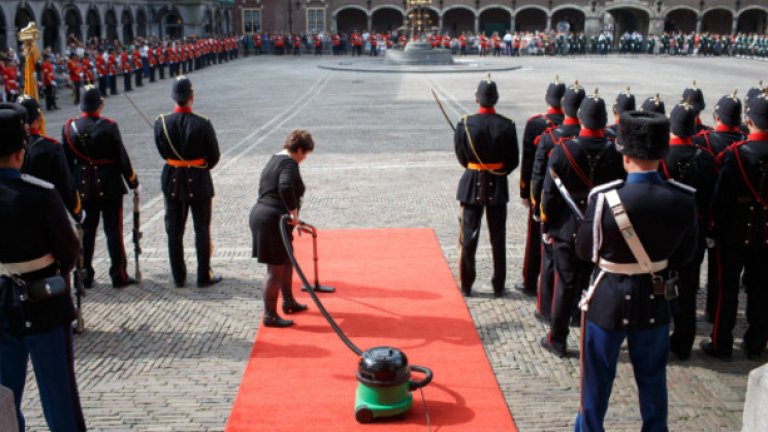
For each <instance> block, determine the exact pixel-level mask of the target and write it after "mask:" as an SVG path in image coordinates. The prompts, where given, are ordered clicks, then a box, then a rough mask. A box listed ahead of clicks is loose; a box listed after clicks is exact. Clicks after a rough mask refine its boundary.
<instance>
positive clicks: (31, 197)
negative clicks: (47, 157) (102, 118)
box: [0, 104, 85, 431]
mask: <svg viewBox="0 0 768 432" xmlns="http://www.w3.org/2000/svg"><path fill="white" fill-rule="evenodd" d="M26 115H27V113H26V111H25V109H24V108H22V107H21V106H19V105H16V104H0V134H1V135H2V137H3V139H2V140H0V238H2V239H3V241H1V242H0V263H1V264H0V385H3V386H6V387H8V388H10V389H11V390H12V391H13V394H14V401H15V405H16V417H17V419H18V424H19V430H25V424H24V416H23V415H22V413H21V401H22V399H23V396H24V386H25V383H26V377H27V366H28V362H29V359H30V358H31V359H32V368H33V369H34V372H35V377H36V379H37V385H38V388H39V389H40V402H41V405H42V408H43V412H44V413H45V419H46V421H47V423H48V427H49V428H50V429H51V430H53V431H84V430H85V420H84V419H83V413H82V409H81V408H80V397H79V396H78V391H77V382H76V379H75V368H74V357H73V353H72V327H71V325H72V320H74V319H75V308H74V306H73V305H72V300H71V297H70V295H68V294H69V293H68V291H69V289H68V288H67V286H66V284H65V283H64V281H63V279H61V276H59V277H58V278H56V279H57V280H58V281H59V284H57V285H58V287H60V290H57V291H55V292H54V294H55V295H46V294H45V293H42V292H41V291H42V290H37V289H34V288H33V287H34V286H39V284H41V283H44V282H45V281H48V280H50V279H49V278H51V277H55V276H57V275H65V274H66V273H67V272H69V271H70V270H72V268H73V267H74V265H75V261H76V259H77V257H78V254H79V251H80V248H79V243H78V240H77V235H76V234H75V231H74V229H73V226H72V224H71V223H70V218H69V216H68V215H67V209H66V208H65V207H64V203H63V202H62V201H61V197H60V196H59V194H58V193H57V192H56V190H55V189H54V186H53V185H52V184H50V183H48V182H46V181H44V180H40V179H37V178H35V177H31V176H27V175H25V174H21V173H20V172H19V169H20V168H21V166H22V163H23V161H24V148H25V146H26V145H27V140H28V137H27V133H26V130H25V125H24V124H25V121H26Z"/></svg>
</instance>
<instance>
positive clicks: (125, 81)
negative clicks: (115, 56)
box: [123, 72, 132, 92]
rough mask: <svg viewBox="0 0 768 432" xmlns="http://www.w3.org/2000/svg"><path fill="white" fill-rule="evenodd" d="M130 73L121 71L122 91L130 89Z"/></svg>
mask: <svg viewBox="0 0 768 432" xmlns="http://www.w3.org/2000/svg"><path fill="white" fill-rule="evenodd" d="M131 90H132V89H131V73H130V72H123V91H127V92H128V91H131Z"/></svg>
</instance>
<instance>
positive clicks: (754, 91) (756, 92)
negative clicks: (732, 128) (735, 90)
mask: <svg viewBox="0 0 768 432" xmlns="http://www.w3.org/2000/svg"><path fill="white" fill-rule="evenodd" d="M764 90H765V86H764V85H763V80H760V82H759V83H757V87H751V88H750V89H749V90H747V94H746V96H744V103H747V101H748V100H749V98H751V97H752V96H760V95H761V94H762V93H763V91H764ZM739 130H740V131H741V133H742V135H744V136H747V135H749V127H747V123H746V122H741V124H740V125H739Z"/></svg>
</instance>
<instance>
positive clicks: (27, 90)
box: [17, 21, 45, 134]
mask: <svg viewBox="0 0 768 432" xmlns="http://www.w3.org/2000/svg"><path fill="white" fill-rule="evenodd" d="M17 36H18V39H19V42H21V43H22V45H23V47H24V94H25V95H27V96H30V97H33V98H35V100H36V101H38V102H40V95H39V94H38V92H37V77H36V76H35V64H36V63H37V62H38V60H40V50H38V49H37V41H38V40H39V39H40V31H39V30H38V29H37V25H35V23H34V22H32V21H30V23H29V24H27V26H26V27H24V28H23V29H21V30H20V31H19V33H18V35H17ZM40 132H41V133H42V134H45V117H43V114H42V112H41V113H40Z"/></svg>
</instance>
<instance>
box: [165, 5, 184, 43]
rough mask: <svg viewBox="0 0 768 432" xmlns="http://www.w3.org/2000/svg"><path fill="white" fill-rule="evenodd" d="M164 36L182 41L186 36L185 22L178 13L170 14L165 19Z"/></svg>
mask: <svg viewBox="0 0 768 432" xmlns="http://www.w3.org/2000/svg"><path fill="white" fill-rule="evenodd" d="M163 27H164V28H163V33H162V34H163V36H166V37H167V38H169V39H181V38H182V37H183V36H184V21H182V20H181V15H179V13H178V12H175V11H173V12H168V13H167V14H166V15H165V18H163Z"/></svg>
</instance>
